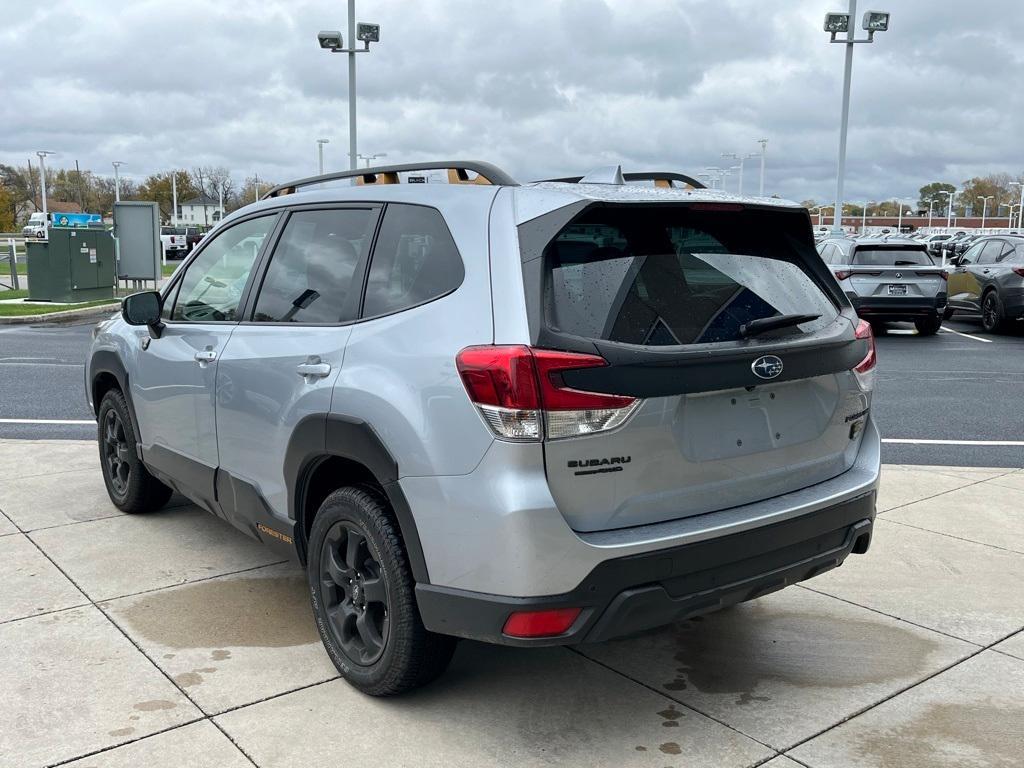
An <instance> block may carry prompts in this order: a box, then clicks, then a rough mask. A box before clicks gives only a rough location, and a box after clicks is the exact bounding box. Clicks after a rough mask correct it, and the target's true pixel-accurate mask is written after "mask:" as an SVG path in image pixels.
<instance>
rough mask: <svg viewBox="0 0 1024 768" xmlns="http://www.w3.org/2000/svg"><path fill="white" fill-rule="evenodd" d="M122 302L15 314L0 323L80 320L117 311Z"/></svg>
mask: <svg viewBox="0 0 1024 768" xmlns="http://www.w3.org/2000/svg"><path fill="white" fill-rule="evenodd" d="M120 307H121V302H120V300H118V301H117V302H116V303H111V304H100V305H98V306H95V307H83V308H82V309H65V310H63V311H61V312H47V313H46V314H43V315H15V316H13V317H0V325H26V324H28V323H49V322H59V321H61V320H80V319H83V318H89V317H102V316H104V315H109V314H110V313H111V312H115V311H117V310H118V309H119V308H120Z"/></svg>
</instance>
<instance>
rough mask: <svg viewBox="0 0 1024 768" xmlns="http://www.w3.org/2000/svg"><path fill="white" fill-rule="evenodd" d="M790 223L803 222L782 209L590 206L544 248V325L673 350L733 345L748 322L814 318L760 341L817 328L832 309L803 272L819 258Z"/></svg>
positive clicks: (833, 313) (831, 315) (831, 314)
mask: <svg viewBox="0 0 1024 768" xmlns="http://www.w3.org/2000/svg"><path fill="white" fill-rule="evenodd" d="M782 221H785V222H787V225H785V226H780V224H779V222H782ZM789 222H791V223H792V226H793V227H797V226H802V227H804V228H806V219H800V218H799V217H794V216H793V215H792V214H788V213H779V214H776V213H772V212H767V213H766V212H763V211H756V210H752V211H732V210H725V211H719V210H710V211H704V210H698V209H695V208H693V207H689V206H685V207H684V206H672V207H667V206H659V207H641V206H593V207H591V208H589V209H587V210H585V211H584V212H583V213H582V214H580V215H579V216H578V217H576V218H575V219H574V220H573V221H572V222H570V223H569V224H568V225H566V226H565V227H564V228H563V229H562V230H561V231H560V232H559V233H558V234H557V235H556V236H555V238H554V239H553V240H552V241H551V242H550V243H549V244H548V245H547V247H546V248H545V251H544V255H545V269H546V272H547V279H546V291H545V302H544V304H545V310H544V311H545V318H546V321H547V324H548V326H549V327H550V328H551V329H552V330H555V331H560V332H563V333H568V334H572V335H574V336H582V337H585V338H590V339H600V340H605V341H614V342H620V343H625V344H636V345H643V346H679V345H689V344H706V343H715V342H728V341H737V340H739V339H740V338H741V336H740V326H742V325H743V324H744V323H748V322H750V321H752V320H758V319H762V318H769V317H775V316H778V315H790V314H813V315H819V318H818V319H817V320H811V321H809V322H805V323H801V324H800V325H798V326H792V327H788V328H783V329H779V330H777V331H773V332H770V333H765V334H762V335H761V336H760V338H773V337H777V336H786V335H794V334H797V335H799V334H805V333H813V332H814V331H817V330H820V329H822V328H823V327H825V326H826V325H828V324H829V323H831V322H832V321H834V320H835V319H836V317H837V315H838V310H837V308H836V306H835V305H834V304H833V302H832V301H831V300H830V299H829V297H828V296H827V295H826V293H825V292H824V291H823V290H822V288H821V287H819V285H818V284H817V282H816V280H815V278H814V277H813V276H812V274H811V273H810V272H809V271H808V270H807V267H806V265H807V260H808V259H818V256H817V254H816V252H815V251H814V248H813V245H812V244H811V241H810V238H809V232H808V233H807V234H808V237H806V238H804V240H806V243H804V242H803V240H801V239H800V238H799V237H797V236H795V234H794V232H793V230H792V229H791V228H790V224H789ZM797 231H798V232H799V231H800V230H797Z"/></svg>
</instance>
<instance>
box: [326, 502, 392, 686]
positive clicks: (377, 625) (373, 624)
mask: <svg viewBox="0 0 1024 768" xmlns="http://www.w3.org/2000/svg"><path fill="white" fill-rule="evenodd" d="M320 581H321V586H322V590H323V592H322V594H323V602H324V609H325V610H326V613H327V618H328V623H329V628H330V631H331V634H332V635H333V636H334V640H335V641H336V642H337V643H338V645H339V646H340V647H341V650H342V651H343V652H344V654H345V655H346V656H347V657H348V658H349V660H350V661H352V662H353V663H354V664H359V665H360V666H368V665H370V664H373V663H374V662H375V661H377V660H378V659H380V657H381V655H382V654H383V653H384V648H385V646H386V645H387V641H388V635H389V633H390V618H389V616H388V590H387V586H386V585H385V582H384V579H383V577H382V575H381V566H380V563H379V562H377V559H376V557H375V556H374V553H373V552H372V551H371V548H370V545H369V543H368V541H367V537H366V534H365V533H364V532H363V530H362V529H361V528H360V527H359V525H358V524H356V523H354V522H352V521H349V520H341V521H338V522H337V523H335V524H334V525H333V526H331V528H330V530H329V531H328V532H327V535H326V537H325V539H324V546H323V549H322V550H321V552H320Z"/></svg>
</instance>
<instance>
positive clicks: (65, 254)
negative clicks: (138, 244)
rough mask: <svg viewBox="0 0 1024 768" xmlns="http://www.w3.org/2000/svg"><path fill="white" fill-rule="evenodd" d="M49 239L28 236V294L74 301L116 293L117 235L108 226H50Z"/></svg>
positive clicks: (33, 296) (64, 301)
mask: <svg viewBox="0 0 1024 768" xmlns="http://www.w3.org/2000/svg"><path fill="white" fill-rule="evenodd" d="M48 234H49V239H48V240H45V241H36V240H26V243H25V249H26V251H25V261H26V265H27V266H28V297H29V299H30V300H32V301H59V302H62V303H75V302H80V301H95V300H96V299H109V298H113V296H114V283H115V282H116V279H117V278H116V277H115V275H116V273H117V269H116V266H117V265H116V264H115V260H114V238H113V237H112V236H111V233H110V232H108V231H107V230H105V229H61V228H58V227H51V228H50V230H49V233H48Z"/></svg>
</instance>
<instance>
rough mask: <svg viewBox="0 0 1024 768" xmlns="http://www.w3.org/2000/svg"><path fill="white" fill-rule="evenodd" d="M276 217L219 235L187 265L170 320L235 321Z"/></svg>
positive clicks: (266, 218) (267, 217)
mask: <svg viewBox="0 0 1024 768" xmlns="http://www.w3.org/2000/svg"><path fill="white" fill-rule="evenodd" d="M276 219H277V215H276V214H273V215H270V216H259V217H257V218H254V219H249V220H248V221H243V222H241V223H240V224H236V225H235V226H233V227H231V228H230V229H227V230H225V231H224V232H221V233H220V234H219V235H217V236H216V237H215V238H214V239H213V240H211V241H210V243H209V244H208V245H207V246H206V247H205V248H203V250H202V251H201V252H200V253H199V255H198V256H197V257H196V259H195V261H193V262H192V263H191V264H189V265H188V268H187V271H186V272H185V275H184V276H183V277H182V280H181V288H180V289H179V291H178V297H177V301H175V303H174V310H173V311H172V313H171V319H173V320H183V321H187V322H193V323H201V322H210V321H224V320H237V319H238V317H237V315H238V305H239V302H240V301H241V300H242V291H243V289H244V288H245V284H246V282H247V281H248V279H249V273H250V272H251V271H252V265H253V264H254V263H255V261H256V255H257V254H258V253H259V252H260V248H261V247H262V245H263V241H264V240H265V239H266V237H267V235H268V234H269V233H270V231H271V230H272V229H273V227H274V222H275V220H276Z"/></svg>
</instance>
